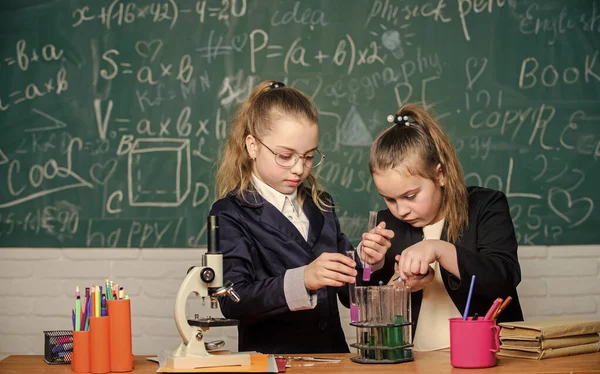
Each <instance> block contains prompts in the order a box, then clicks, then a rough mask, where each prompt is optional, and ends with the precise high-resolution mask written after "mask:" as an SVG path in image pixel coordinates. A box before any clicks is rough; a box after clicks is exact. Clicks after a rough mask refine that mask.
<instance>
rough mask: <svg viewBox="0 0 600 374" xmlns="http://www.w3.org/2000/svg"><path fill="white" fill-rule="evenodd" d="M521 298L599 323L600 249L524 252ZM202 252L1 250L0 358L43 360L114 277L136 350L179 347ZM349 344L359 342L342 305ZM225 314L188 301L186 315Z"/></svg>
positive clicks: (533, 314) (537, 312) (540, 311)
mask: <svg viewBox="0 0 600 374" xmlns="http://www.w3.org/2000/svg"><path fill="white" fill-rule="evenodd" d="M519 252H520V253H519V255H520V261H521V268H522V273H523V280H522V282H521V285H520V286H519V295H520V297H521V302H522V306H523V311H524V313H525V318H527V319H531V318H550V317H553V316H560V315H564V316H577V317H581V318H594V319H600V272H599V268H600V246H598V245H593V246H560V247H521V248H520V249H519ZM202 253H203V251H202V250H199V249H160V250H158V249H148V250H139V249H20V248H18V249H0V300H1V302H0V358H2V357H4V356H5V355H8V354H42V353H43V334H42V331H44V330H60V329H70V328H71V318H70V313H71V309H72V308H73V306H74V302H73V299H74V298H73V294H74V290H75V286H77V285H79V286H80V288H81V287H85V286H90V285H93V284H100V283H101V282H103V281H104V279H105V278H110V279H112V280H114V281H115V282H117V283H119V284H122V285H124V286H125V288H126V292H127V293H128V294H129V295H130V297H131V299H132V314H133V315H132V325H133V349H134V353H136V354H155V353H157V352H159V351H161V350H164V349H175V348H176V347H177V346H178V344H179V342H180V339H179V335H178V333H177V329H176V327H175V323H174V321H173V317H172V315H173V303H174V300H175V293H176V291H177V289H178V287H179V285H180V282H181V280H182V279H183V277H184V276H185V273H186V271H187V269H188V268H189V267H190V266H191V265H199V264H200V258H201V254H202ZM341 310H342V320H343V325H344V326H346V336H347V338H348V341H349V342H353V341H354V339H355V334H354V329H353V328H350V326H349V315H348V310H347V309H345V308H343V307H342V309H341ZM194 313H198V314H200V315H201V316H206V315H212V316H221V314H220V311H219V310H211V309H210V307H209V303H208V302H207V305H206V306H204V307H203V306H202V304H201V303H200V301H199V300H198V301H196V300H192V299H190V302H189V303H188V316H190V317H191V316H193V314H194ZM208 336H209V338H208V339H224V340H225V341H226V344H227V345H226V347H229V348H230V349H236V347H237V330H236V328H235V327H227V328H215V329H211V330H210V331H209V332H208Z"/></svg>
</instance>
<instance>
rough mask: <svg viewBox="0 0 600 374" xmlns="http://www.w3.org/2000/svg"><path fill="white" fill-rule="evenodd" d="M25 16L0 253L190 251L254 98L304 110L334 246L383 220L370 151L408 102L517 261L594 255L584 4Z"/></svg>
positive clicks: (241, 7) (9, 75) (10, 102)
mask: <svg viewBox="0 0 600 374" xmlns="http://www.w3.org/2000/svg"><path fill="white" fill-rule="evenodd" d="M42 8H43V9H42ZM42 8H37V7H17V6H15V7H10V9H7V8H6V7H4V6H0V10H1V12H0V17H6V18H9V17H10V21H12V20H13V19H14V20H17V19H19V20H25V19H27V20H28V22H22V23H18V22H14V27H13V26H11V27H12V28H11V29H10V32H4V33H0V38H2V40H3V43H2V47H1V48H0V78H1V80H2V82H6V84H3V85H2V86H1V87H0V130H2V136H0V176H1V177H0V245H2V246H4V245H16V246H22V245H27V246H30V245H32V246H44V245H45V246H66V247H130V248H131V247H136V248H137V247H197V246H202V245H204V244H205V240H206V238H205V233H206V226H205V225H204V224H203V222H204V218H203V217H205V215H206V214H207V213H208V209H209V208H210V206H211V204H212V202H213V201H214V198H215V190H214V188H215V187H214V172H215V167H216V165H217V163H218V160H219V154H220V152H221V150H222V147H223V144H224V141H225V139H226V138H227V135H228V133H229V130H230V129H231V119H232V117H233V114H234V112H235V110H236V109H237V108H238V107H239V105H241V104H242V103H243V102H244V101H245V100H246V99H247V98H248V95H249V94H250V92H251V91H252V89H253V88H254V87H255V86H256V84H258V83H259V82H261V81H262V80H265V79H277V80H281V81H282V82H284V83H285V84H286V86H289V87H295V88H298V89H300V90H302V91H303V92H305V93H306V94H307V95H308V96H310V98H311V99H312V100H313V101H314V102H315V103H316V104H317V107H318V113H319V148H320V149H322V150H323V151H324V153H325V154H326V155H327V159H326V162H324V163H323V164H322V165H321V166H320V167H319V168H317V169H315V170H313V174H314V175H316V176H317V177H318V178H319V179H320V181H321V182H323V184H324V185H325V188H326V189H327V191H328V192H330V193H331V194H332V196H333V197H334V200H335V203H336V211H337V213H338V216H339V218H340V223H341V225H342V229H343V231H344V232H345V233H346V235H347V236H348V237H350V238H351V239H352V240H355V241H357V240H360V237H361V234H362V232H363V230H364V229H365V227H366V222H365V219H364V218H363V217H365V215H364V211H365V210H373V209H382V208H383V207H384V204H383V202H382V200H381V198H380V197H379V195H378V194H377V190H376V188H375V186H374V184H373V180H372V178H371V175H370V173H369V170H368V159H369V147H370V145H371V143H372V142H373V138H374V137H375V136H376V135H377V134H378V133H380V132H381V131H382V130H383V129H385V128H386V127H387V126H389V124H388V123H387V122H386V121H385V118H386V116H387V115H389V114H392V113H394V112H395V111H396V110H397V109H398V107H400V106H402V105H404V104H406V103H409V102H417V103H420V104H422V105H424V106H425V107H426V108H427V109H429V110H431V111H432V112H433V113H435V115H436V118H438V119H439V120H440V122H441V123H442V125H443V126H444V128H445V129H446V130H447V132H448V134H449V137H450V139H451V141H452V143H453V145H454V147H455V150H456V152H457V154H458V155H459V157H460V159H461V162H462V164H463V167H464V170H465V178H466V182H467V184H468V185H481V186H484V187H490V188H494V189H498V190H501V191H502V192H504V193H505V194H506V196H507V197H508V200H509V204H510V213H511V216H512V220H513V224H514V226H515V231H516V234H517V240H518V242H519V244H527V245H539V244H545V245H553V244H568V243H570V242H577V243H579V242H581V243H589V242H590V241H593V240H595V239H594V238H593V236H592V235H591V234H590V233H592V232H593V229H592V228H593V227H596V226H597V224H598V218H597V211H596V209H597V206H598V198H597V194H596V191H595V185H596V184H597V183H596V179H597V177H596V175H595V170H596V169H597V163H598V162H599V161H598V160H599V159H600V135H599V134H598V130H597V129H598V126H597V124H598V122H599V121H600V113H599V112H598V109H597V92H598V87H599V85H600V61H599V58H600V53H599V52H598V51H600V45H599V44H598V40H600V39H598V38H597V36H598V34H600V21H599V19H600V18H599V15H600V3H599V2H598V1H597V0H594V1H588V2H569V1H566V0H549V1H544V2H542V1H536V0H531V1H528V2H525V3H523V2H517V1H514V0H458V1H454V2H452V1H448V0H424V1H417V0H406V1H401V2H398V1H392V0H366V1H364V2H356V4H354V3H353V4H352V6H350V5H348V6H339V4H337V2H321V1H316V0H308V1H300V0H294V1H278V0H261V1H248V0H189V1H183V0H151V1H136V0H110V1H107V2H98V3H96V2H80V3H78V2H75V3H68V4H65V3H64V2H54V3H49V4H47V5H46V6H44V7H42ZM50 19H51V20H60V22H54V21H53V22H49V23H47V22H46V20H50ZM65 20H66V22H64V21H65ZM2 21H7V19H4V18H3V19H2ZM1 24H13V23H11V22H1ZM25 25H27V27H25ZM37 25H39V27H38V26H37ZM42 29H43V30H44V31H43V32H40V30H42ZM5 30H6V29H5ZM517 41H518V43H517Z"/></svg>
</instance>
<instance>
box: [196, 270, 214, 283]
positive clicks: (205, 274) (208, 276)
mask: <svg viewBox="0 0 600 374" xmlns="http://www.w3.org/2000/svg"><path fill="white" fill-rule="evenodd" d="M200 279H202V280H203V281H204V282H205V283H210V282H212V281H214V280H215V271H214V270H213V269H212V268H204V269H202V271H201V272H200Z"/></svg>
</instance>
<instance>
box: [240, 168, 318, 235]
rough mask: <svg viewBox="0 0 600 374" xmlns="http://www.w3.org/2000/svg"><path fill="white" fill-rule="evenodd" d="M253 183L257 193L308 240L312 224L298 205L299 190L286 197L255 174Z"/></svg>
mask: <svg viewBox="0 0 600 374" xmlns="http://www.w3.org/2000/svg"><path fill="white" fill-rule="evenodd" d="M252 183H253V184H254V187H255V188H256V191H258V193H259V194H260V196H262V197H263V198H264V199H265V200H267V201H268V202H269V203H271V204H273V206H274V207H275V208H277V210H279V211H280V212H281V213H282V214H283V215H284V216H285V217H286V218H287V219H289V220H290V222H291V223H292V224H293V225H294V226H296V228H297V229H298V231H299V232H300V234H301V235H302V237H303V238H304V240H308V229H309V228H310V222H309V221H308V218H306V214H304V211H303V210H302V208H301V207H300V204H299V203H298V190H295V191H294V193H292V194H289V195H285V194H282V193H281V192H279V191H277V190H275V189H274V188H273V187H271V186H269V185H268V184H266V183H265V182H263V181H261V180H260V179H258V177H257V176H256V175H254V173H253V174H252Z"/></svg>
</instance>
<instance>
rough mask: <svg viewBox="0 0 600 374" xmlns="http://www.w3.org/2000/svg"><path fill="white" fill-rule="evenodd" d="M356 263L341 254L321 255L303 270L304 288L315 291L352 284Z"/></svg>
mask: <svg viewBox="0 0 600 374" xmlns="http://www.w3.org/2000/svg"><path fill="white" fill-rule="evenodd" d="M355 267H356V262H354V261H352V259H351V258H350V257H348V256H344V255H343V254H341V253H323V254H322V255H320V256H319V257H318V258H317V259H316V260H314V261H313V262H311V263H310V264H308V266H306V268H304V286H305V287H306V289H307V290H309V291H315V290H318V289H320V288H323V287H325V286H332V287H340V286H343V285H344V284H345V283H354V281H355V279H356V274H358V272H357V271H356V269H354V268H355Z"/></svg>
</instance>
